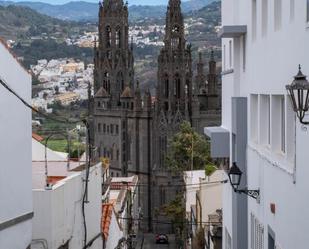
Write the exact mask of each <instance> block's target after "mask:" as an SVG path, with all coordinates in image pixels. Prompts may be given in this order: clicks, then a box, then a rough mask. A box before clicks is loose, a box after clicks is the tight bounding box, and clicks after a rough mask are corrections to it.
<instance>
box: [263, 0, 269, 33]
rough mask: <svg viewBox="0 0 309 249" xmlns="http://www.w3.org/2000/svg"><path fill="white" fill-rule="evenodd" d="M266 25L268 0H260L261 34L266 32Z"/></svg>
mask: <svg viewBox="0 0 309 249" xmlns="http://www.w3.org/2000/svg"><path fill="white" fill-rule="evenodd" d="M267 26H268V0H262V36H265V35H266V34H267Z"/></svg>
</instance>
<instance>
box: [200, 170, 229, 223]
mask: <svg viewBox="0 0 309 249" xmlns="http://www.w3.org/2000/svg"><path fill="white" fill-rule="evenodd" d="M223 177H224V173H223V170H216V171H215V172H214V173H213V174H212V175H211V176H209V177H207V178H206V179H205V180H202V181H201V188H200V193H199V196H200V200H201V204H202V222H207V221H208V215H210V214H213V213H215V212H216V210H217V209H221V208H222V188H223V185H222V183H218V184H208V183H210V182H217V181H222V180H223Z"/></svg>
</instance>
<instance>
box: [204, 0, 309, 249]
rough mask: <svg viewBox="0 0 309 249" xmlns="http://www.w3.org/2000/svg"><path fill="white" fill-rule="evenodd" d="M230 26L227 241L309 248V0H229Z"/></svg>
mask: <svg viewBox="0 0 309 249" xmlns="http://www.w3.org/2000/svg"><path fill="white" fill-rule="evenodd" d="M222 25H223V26H222V29H221V31H220V36H221V37H222V47H223V49H222V51H223V52H222V58H223V71H222V100H223V102H222V126H221V127H210V128H205V133H206V134H207V135H208V136H209V137H210V138H211V146H212V156H213V157H216V158H218V159H220V160H221V162H222V166H223V168H225V179H229V181H230V184H225V185H224V187H223V247H222V248H224V249H248V248H250V249H266V248H267V249H275V248H277V249H278V248H280V249H292V248H297V249H306V248H308V243H309V237H308V235H307V231H308V229H309V214H308V213H306V212H299V211H297V210H301V208H305V207H308V205H309V202H308V198H306V197H305V196H307V193H308V189H309V183H308V180H307V177H306V175H307V174H308V173H309V168H308V163H307V162H308V159H309V158H308V149H307V148H308V146H309V133H308V126H307V125H308V123H307V122H306V120H308V116H307V115H306V111H308V102H307V97H308V95H307V89H309V87H308V85H309V83H308V82H307V80H306V77H305V76H304V75H303V74H307V75H308V74H309V52H308V51H309V50H308V44H309V30H308V27H309V1H308V0H297V1H295V0H274V1H266V0H250V1H236V0H235V1H231V0H222ZM299 64H300V65H301V69H299ZM294 75H297V76H296V77H295V78H294ZM292 82H293V84H291V83H292ZM287 85H288V87H286V86H287ZM286 89H289V90H290V92H289V93H287V91H286ZM292 92H293V94H295V98H294V99H292V97H293V95H291V93H292ZM291 100H294V101H291ZM296 111H297V112H298V113H297V114H298V115H297V116H296Z"/></svg>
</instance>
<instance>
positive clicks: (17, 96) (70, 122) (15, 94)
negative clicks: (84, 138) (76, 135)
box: [0, 77, 81, 124]
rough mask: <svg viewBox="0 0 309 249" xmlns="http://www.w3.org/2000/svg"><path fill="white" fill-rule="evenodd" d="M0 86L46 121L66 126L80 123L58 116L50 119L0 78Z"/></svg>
mask: <svg viewBox="0 0 309 249" xmlns="http://www.w3.org/2000/svg"><path fill="white" fill-rule="evenodd" d="M0 84H1V85H2V86H3V87H4V88H5V89H6V90H8V91H9V92H10V93H12V94H13V95H14V96H15V97H16V98H18V99H19V100H20V101H21V102H22V103H23V104H24V105H25V106H26V107H28V108H29V109H31V110H32V111H33V112H35V113H37V114H39V115H41V116H43V117H45V118H46V119H49V120H52V121H55V122H59V123H66V124H77V123H80V122H81V121H80V120H79V121H70V120H68V119H67V118H65V117H60V116H58V117H57V118H55V117H51V116H50V115H47V114H45V113H43V112H41V111H39V110H37V109H35V108H34V107H32V106H31V105H30V104H29V103H27V101H25V100H24V99H23V98H22V97H21V96H19V94H18V93H16V92H15V91H14V90H13V89H12V88H11V87H10V86H9V85H8V84H7V83H6V82H5V80H4V79H2V78H1V77H0ZM58 118H63V120H60V119H58Z"/></svg>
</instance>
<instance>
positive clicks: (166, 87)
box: [163, 74, 169, 98]
mask: <svg viewBox="0 0 309 249" xmlns="http://www.w3.org/2000/svg"><path fill="white" fill-rule="evenodd" d="M163 91H164V97H165V98H168V97H169V79H168V75H167V74H166V75H165V76H164V89H163Z"/></svg>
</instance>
